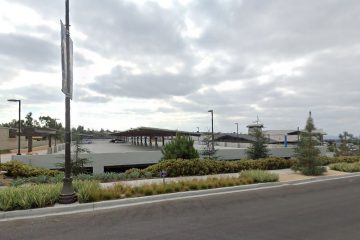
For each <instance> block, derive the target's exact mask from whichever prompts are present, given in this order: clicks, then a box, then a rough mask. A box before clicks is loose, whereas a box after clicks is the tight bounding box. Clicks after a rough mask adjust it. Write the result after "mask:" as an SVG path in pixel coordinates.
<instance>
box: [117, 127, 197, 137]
mask: <svg viewBox="0 0 360 240" xmlns="http://www.w3.org/2000/svg"><path fill="white" fill-rule="evenodd" d="M178 133H179V134H183V135H188V136H200V135H201V134H200V133H197V132H186V131H179V130H169V129H162V128H150V127H138V128H132V129H129V130H126V131H122V132H115V133H112V134H110V135H112V136H124V137H141V136H148V137H169V136H176V134H178Z"/></svg>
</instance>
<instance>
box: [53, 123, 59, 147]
mask: <svg viewBox="0 0 360 240" xmlns="http://www.w3.org/2000/svg"><path fill="white" fill-rule="evenodd" d="M56 120H60V119H59V118H54V121H55V129H56V126H57V123H56ZM56 138H57V130H56V134H55V146H56Z"/></svg>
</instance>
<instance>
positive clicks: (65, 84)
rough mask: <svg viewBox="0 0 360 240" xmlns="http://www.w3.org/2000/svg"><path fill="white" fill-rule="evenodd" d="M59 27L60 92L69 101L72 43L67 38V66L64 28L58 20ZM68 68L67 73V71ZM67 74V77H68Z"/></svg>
mask: <svg viewBox="0 0 360 240" xmlns="http://www.w3.org/2000/svg"><path fill="white" fill-rule="evenodd" d="M60 25H61V72H62V87H61V91H62V92H63V93H64V94H65V95H66V96H68V97H70V99H72V97H73V41H72V39H71V38H70V37H69V45H70V46H69V64H68V63H67V59H68V58H67V55H66V54H67V48H68V46H67V45H66V28H65V25H64V24H63V22H62V21H61V20H60ZM68 67H69V71H68ZM68 73H69V76H68Z"/></svg>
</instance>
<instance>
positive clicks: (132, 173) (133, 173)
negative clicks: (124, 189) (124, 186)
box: [125, 168, 143, 179]
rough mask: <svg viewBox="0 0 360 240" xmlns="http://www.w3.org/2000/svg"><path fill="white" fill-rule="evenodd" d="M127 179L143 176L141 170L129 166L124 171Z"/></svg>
mask: <svg viewBox="0 0 360 240" xmlns="http://www.w3.org/2000/svg"><path fill="white" fill-rule="evenodd" d="M125 175H126V178H127V179H137V178H140V177H142V176H143V171H142V170H141V169H138V168H130V169H128V170H126V171H125Z"/></svg>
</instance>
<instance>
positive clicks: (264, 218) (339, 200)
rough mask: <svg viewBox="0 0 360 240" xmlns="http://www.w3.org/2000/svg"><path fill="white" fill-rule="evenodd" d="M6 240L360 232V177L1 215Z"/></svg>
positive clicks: (352, 235)
mask: <svg viewBox="0 0 360 240" xmlns="http://www.w3.org/2000/svg"><path fill="white" fill-rule="evenodd" d="M0 230H1V231H0V234H1V235H0V239H1V240H7V239H16V240H19V239H27V240H30V239H52V240H56V239H87V240H90V239H104V240H105V239H106V240H108V239H126V240H130V239H139V240H141V239H161V240H162V239H166V240H167V239H179V240H185V239H189V240H197V239H199V240H200V239H204V240H205V239H206V240H209V239H216V240H219V239H234V240H235V239H236V240H239V239H246V240H249V239H250V240H251V239H257V240H260V239H274V240H275V239H276V240H279V239H286V240H293V239H299V240H304V239H334V240H336V239H339V240H346V239H360V177H354V178H348V179H341V180H332V181H326V182H317V183H311V184H304V185H289V186H285V187H280V188H273V189H265V190H257V191H248V192H240V193H231V194H221V195H213V196H207V197H201V198H192V199H185V200H176V201H168V202H162V203H155V204H146V205H140V206H132V207H127V208H119V209H112V210H105V211H96V212H91V213H82V214H73V215H67V216H53V217H46V218H38V219H31V220H17V221H10V222H0Z"/></svg>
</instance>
